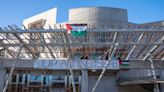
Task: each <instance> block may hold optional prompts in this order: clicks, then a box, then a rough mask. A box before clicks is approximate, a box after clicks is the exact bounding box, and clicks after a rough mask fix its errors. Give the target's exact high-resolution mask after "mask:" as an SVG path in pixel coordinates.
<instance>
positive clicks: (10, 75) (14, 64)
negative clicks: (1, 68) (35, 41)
mask: <svg viewBox="0 0 164 92" xmlns="http://www.w3.org/2000/svg"><path fill="white" fill-rule="evenodd" d="M22 48H23V46H22V45H20V47H19V50H18V53H17V55H16V59H15V61H14V63H13V65H12V67H11V70H10V73H9V76H8V78H7V81H6V83H5V86H4V88H3V92H6V90H7V88H8V85H9V82H10V80H11V78H12V75H13V73H14V70H15V66H16V63H17V61H18V59H19V56H20V52H21V51H22Z"/></svg>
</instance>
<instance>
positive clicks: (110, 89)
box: [88, 75, 151, 92]
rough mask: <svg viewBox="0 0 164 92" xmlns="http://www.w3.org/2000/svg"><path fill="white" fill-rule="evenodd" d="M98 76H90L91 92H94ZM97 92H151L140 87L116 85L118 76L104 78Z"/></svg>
mask: <svg viewBox="0 0 164 92" xmlns="http://www.w3.org/2000/svg"><path fill="white" fill-rule="evenodd" d="M97 78H98V76H89V79H88V80H89V81H88V83H89V84H88V85H89V92H92V88H93V85H94V84H95V82H96V80H97ZM95 92H151V91H148V90H146V89H144V88H142V87H140V86H139V85H128V86H119V85H117V84H116V76H114V75H113V76H112V75H111V76H104V77H103V78H102V80H101V81H100V83H99V85H98V86H97V88H96V91H95Z"/></svg>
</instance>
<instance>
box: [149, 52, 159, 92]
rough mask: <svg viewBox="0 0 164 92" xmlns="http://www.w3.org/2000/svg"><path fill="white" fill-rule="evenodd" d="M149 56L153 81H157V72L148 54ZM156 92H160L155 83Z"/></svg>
mask: <svg viewBox="0 0 164 92" xmlns="http://www.w3.org/2000/svg"><path fill="white" fill-rule="evenodd" d="M148 55H149V60H150V64H151V69H152V74H153V79H154V80H156V79H157V76H156V72H155V67H154V62H153V60H152V56H151V54H150V53H148ZM154 92H160V90H159V85H158V84H157V83H154Z"/></svg>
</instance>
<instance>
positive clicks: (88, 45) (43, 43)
mask: <svg viewBox="0 0 164 92" xmlns="http://www.w3.org/2000/svg"><path fill="white" fill-rule="evenodd" d="M2 52H3V54H1V57H0V60H2V61H5V60H6V59H12V60H15V61H13V62H14V63H13V65H12V67H11V70H10V73H9V77H8V78H7V81H6V85H5V87H4V90H3V92H6V90H7V88H8V85H9V81H10V80H11V76H12V75H13V72H14V69H15V65H16V63H17V61H18V60H22V61H24V60H26V59H32V60H33V59H35V60H39V59H42V60H44V59H45V60H48V59H55V60H58V61H59V62H60V60H66V61H67V62H72V61H73V60H76V61H80V60H84V59H85V60H86V61H89V60H93V61H96V60H107V63H106V64H105V67H103V68H102V72H101V73H100V76H99V78H98V80H97V82H96V84H95V85H94V87H93V90H92V92H95V90H96V87H97V86H98V84H99V82H100V81H101V78H102V77H103V75H104V73H105V71H106V69H107V67H108V66H109V64H110V62H111V60H112V58H118V57H119V58H121V59H122V60H129V61H143V62H144V61H150V64H151V71H152V73H153V79H154V80H156V79H157V78H156V74H155V67H154V64H153V61H163V58H164V29H161V28H160V29H88V30H87V34H86V35H85V36H79V37H77V36H73V35H71V34H67V33H66V31H65V30H64V29H38V30H27V29H26V30H21V29H19V28H17V27H13V26H9V27H8V28H6V29H0V53H2ZM4 52H5V53H4ZM84 57H87V58H84ZM120 68H121V67H120ZM44 69H46V68H44ZM69 71H70V74H71V76H70V78H71V81H72V82H71V83H72V88H73V92H76V91H77V90H76V86H75V84H76V82H74V80H75V79H74V73H73V68H72V67H71V65H70V68H69ZM125 82H126V81H125ZM142 82H143V81H142ZM153 83H155V82H153ZM155 85H156V83H155ZM156 89H157V91H156V92H159V88H158V85H156Z"/></svg>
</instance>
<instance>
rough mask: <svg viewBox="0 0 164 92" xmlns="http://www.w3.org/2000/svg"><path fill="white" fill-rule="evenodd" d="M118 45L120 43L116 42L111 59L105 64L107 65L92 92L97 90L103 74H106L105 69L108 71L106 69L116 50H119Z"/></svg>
mask: <svg viewBox="0 0 164 92" xmlns="http://www.w3.org/2000/svg"><path fill="white" fill-rule="evenodd" d="M117 46H118V43H116V44H115V46H114V49H113V52H112V54H111V56H110V58H109V61H108V62H107V63H106V65H105V67H104V68H103V70H102V72H101V74H100V76H99V78H98V80H97V81H96V83H95V85H94V86H93V89H92V92H95V90H96V88H97V86H98V84H99V83H100V80H101V79H102V77H103V75H104V74H105V71H106V69H107V68H108V66H109V64H110V62H111V60H112V57H113V56H114V54H115V52H116V50H117Z"/></svg>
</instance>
